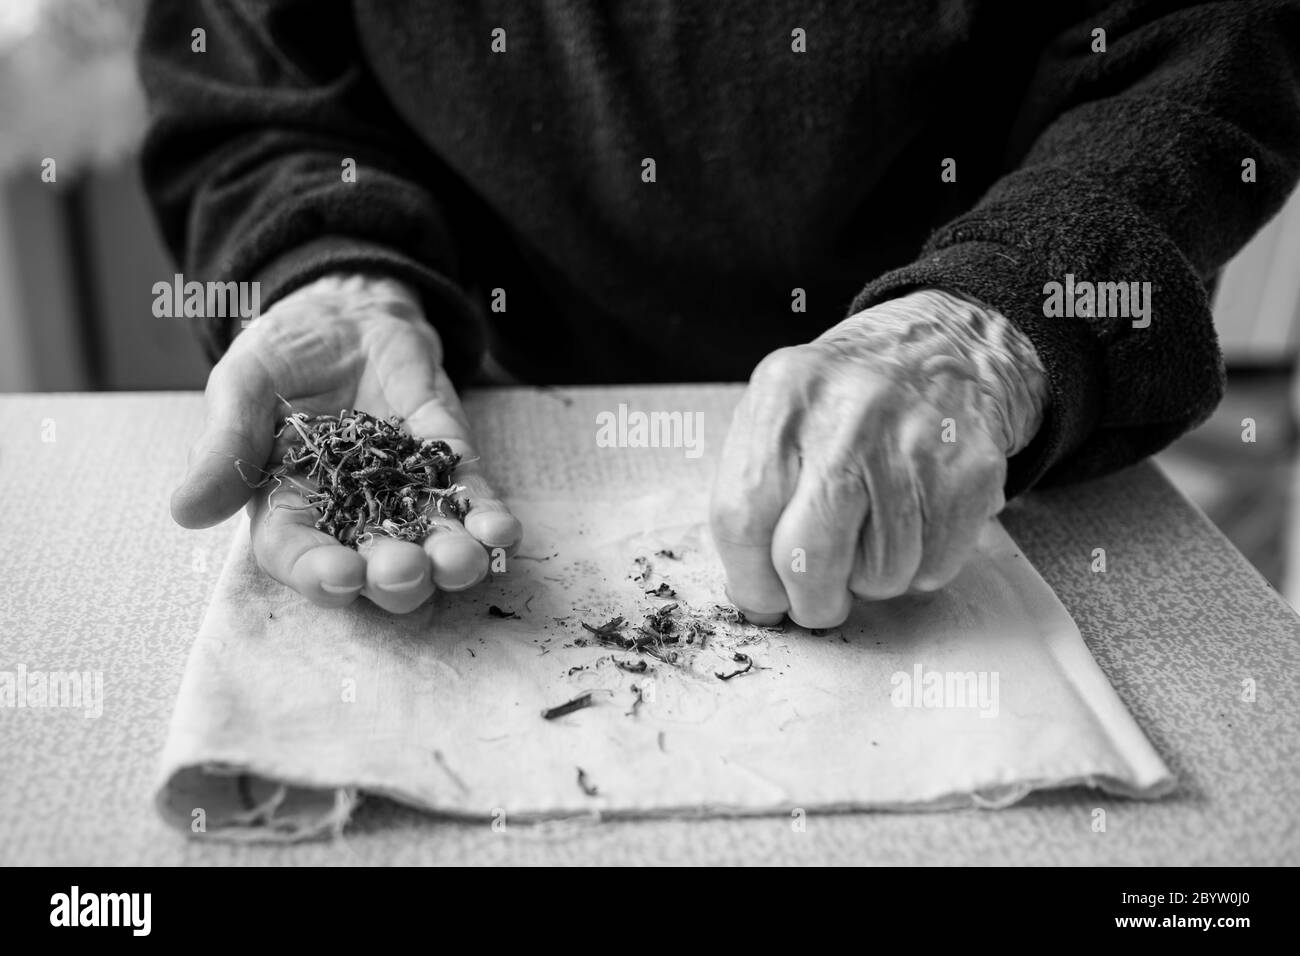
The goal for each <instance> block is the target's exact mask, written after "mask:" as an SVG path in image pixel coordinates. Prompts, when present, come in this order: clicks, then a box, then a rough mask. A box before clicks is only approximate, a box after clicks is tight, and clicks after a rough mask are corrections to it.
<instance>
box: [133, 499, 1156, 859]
mask: <svg viewBox="0 0 1300 956" xmlns="http://www.w3.org/2000/svg"><path fill="white" fill-rule="evenodd" d="M511 505H512V507H513V508H514V509H515V511H516V513H517V514H518V515H519V516H520V518H521V519H522V520H523V522H524V524H525V528H526V529H527V538H526V540H525V543H524V547H523V549H522V551H521V553H520V555H519V556H517V557H515V558H513V559H511V560H510V561H509V563H508V566H507V570H505V571H504V572H503V573H498V574H494V576H493V579H492V580H491V581H490V582H488V583H487V584H486V585H484V586H483V587H482V588H480V589H478V590H474V591H470V592H467V593H461V594H456V595H446V594H439V595H438V596H437V597H435V598H434V599H433V600H432V601H431V602H430V603H429V604H427V605H425V606H424V607H422V608H421V609H419V610H418V611H416V612H415V613H413V614H411V615H408V616H405V617H397V616H393V615H389V614H388V613H386V612H383V611H380V610H378V609H377V608H375V607H374V606H373V605H370V604H368V603H367V602H364V601H362V602H358V604H357V605H356V606H354V607H353V608H350V609H347V610H344V611H325V610H320V609H317V608H315V607H313V606H312V605H310V604H308V603H307V602H306V601H304V600H302V599H300V598H298V597H297V596H296V595H294V594H293V593H292V592H290V591H289V590H287V589H286V588H284V587H282V586H281V585H279V584H277V583H275V582H274V581H272V580H270V579H269V578H267V577H266V576H265V575H264V574H263V573H262V572H261V571H260V570H259V569H258V568H257V566H256V563H255V562H254V560H253V557H252V554H251V551H250V549H249V545H248V532H247V528H246V527H243V528H241V529H240V530H239V531H238V532H237V534H236V536H235V541H234V545H233V547H232V550H231V553H230V557H229V560H228V562H227V564H226V566H225V569H224V571H223V573H222V576H221V579H220V581H219V583H218V585H217V589H216V593H215V595H214V598H213V601H212V604H211V606H210V608H209V609H208V613H207V616H206V618H205V621H204V623H203V626H202V628H201V631H200V634H199V636H198V640H197V641H196V643H195V645H194V648H193V651H192V653H191V656H190V659H189V662H188V665H187V668H186V672H185V675H184V680H183V682H182V686H181V690H180V695H179V700H178V702H177V706H176V711H175V715H174V718H173V722H172V727H171V732H170V736H169V739H168V741H167V744H166V747H165V749H164V752H163V756H162V778H161V785H160V788H159V791H158V796H157V802H158V806H159V808H160V810H161V812H162V813H163V815H164V817H165V818H166V819H167V820H169V821H170V822H172V823H173V824H175V825H176V826H178V827H180V828H182V829H184V830H186V831H188V832H191V833H194V834H196V835H202V836H207V837H224V838H232V839H298V838H304V837H309V836H314V835H318V834H320V833H322V832H329V831H337V830H338V829H339V828H341V827H342V825H343V824H344V823H345V822H346V820H347V818H348V816H349V814H350V812H351V809H352V807H353V806H354V804H355V802H356V799H357V797H358V795H359V794H363V793H374V794H382V795H385V796H388V797H391V798H393V799H396V800H399V801H402V802H404V803H408V804H411V805H413V806H416V807H421V808H424V809H428V810H431V811H436V812H439V813H445V814H454V815H460V816H467V817H478V818H483V819H525V818H538V817H566V816H578V815H588V814H592V813H598V814H602V815H656V814H658V815H663V814H690V815H699V814H781V815H786V816H788V815H791V814H796V815H797V814H798V813H799V812H800V811H802V812H807V813H815V812H817V811H828V810H843V809H856V808H873V809H911V808H927V809H940V808H949V807H962V806H971V805H976V806H1005V805H1007V804H1009V803H1012V802H1014V801H1016V800H1018V799H1019V798H1021V797H1022V796H1024V795H1025V794H1026V793H1028V792H1029V791H1031V790H1034V789H1038V788H1048V787H1059V786H1066V785H1072V784H1086V785H1091V786H1097V787H1102V788H1104V789H1106V790H1108V791H1111V792H1114V793H1118V794H1123V795H1128V796H1135V797H1153V796H1158V795H1161V794H1163V793H1165V792H1167V791H1168V790H1169V789H1170V788H1171V787H1172V784H1173V780H1172V778H1171V776H1170V774H1169V772H1168V770H1167V769H1166V768H1165V766H1164V764H1163V763H1162V762H1161V760H1160V758H1159V756H1158V755H1157V754H1156V753H1155V751H1154V750H1153V749H1152V747H1151V746H1150V744H1149V743H1148V742H1147V740H1146V738H1145V737H1144V736H1143V734H1142V732H1141V731H1140V730H1139V728H1138V727H1137V725H1136V724H1135V723H1134V721H1133V720H1132V718H1131V717H1130V716H1129V714H1128V712H1127V711H1126V710H1125V708H1124V706H1123V704H1122V703H1121V702H1120V700H1119V699H1118V697H1117V696H1116V695H1115V693H1114V691H1113V690H1112V688H1111V687H1110V685H1109V683H1108V682H1107V681H1106V679H1105V677H1104V676H1103V675H1102V673H1101V672H1100V670H1099V669H1098V668H1097V666H1096V664H1095V663H1094V662H1093V660H1092V658H1091V656H1090V655H1089V653H1088V650H1087V648H1086V647H1085V646H1084V643H1083V641H1082V639H1081V637H1080V635H1079V632H1078V629H1077V628H1076V627H1075V625H1074V623H1073V621H1072V620H1071V619H1070V617H1069V615H1068V613H1067V612H1066V610H1065V608H1064V607H1063V606H1062V605H1061V604H1060V602H1059V601H1058V600H1057V599H1056V597H1055V595H1054V594H1053V593H1052V592H1051V590H1050V589H1049V588H1048V586H1047V585H1046V584H1045V583H1044V582H1043V581H1042V579H1041V578H1040V577H1039V576H1038V574H1037V573H1036V572H1035V571H1034V570H1033V568H1032V567H1031V566H1030V565H1029V563H1028V561H1027V560H1026V559H1025V558H1024V557H1023V556H1022V555H1021V554H1020V553H1019V551H1018V550H1017V548H1016V547H1015V545H1014V543H1013V542H1012V540H1011V539H1010V537H1009V536H1008V535H1007V534H1006V532H1005V531H1003V530H1002V528H1001V526H1000V525H998V524H996V523H990V524H989V526H988V528H987V532H986V533H985V535H984V538H983V541H982V544H981V549H980V553H979V555H978V557H977V558H976V559H975V560H974V561H973V562H972V563H971V564H970V565H969V566H968V567H967V569H966V570H965V571H963V572H962V574H961V575H960V576H959V577H958V578H957V580H956V581H954V582H953V584H952V585H950V586H949V587H948V588H947V589H945V590H944V591H942V592H939V593H937V594H932V595H924V596H917V597H904V598H899V599H896V600H893V601H889V602H885V603H876V604H859V605H858V606H857V607H856V608H855V610H854V612H853V614H852V616H851V617H850V619H849V621H848V622H847V623H846V624H845V626H844V627H842V628H839V629H837V630H835V631H832V632H829V633H825V634H812V633H810V632H808V631H805V630H802V629H800V628H797V627H794V626H793V625H787V626H786V629H785V630H784V631H780V632H777V631H768V630H762V629H758V628H754V627H752V626H749V625H737V624H728V623H726V622H725V621H722V620H712V621H710V622H709V623H710V624H711V626H713V627H714V628H715V634H714V635H713V636H712V637H708V638H706V644H705V648H704V650H702V651H700V650H697V649H696V648H697V645H695V644H692V645H690V646H689V647H687V646H685V645H678V646H676V647H674V646H668V647H665V651H668V650H672V649H676V650H677V651H678V653H679V655H680V659H679V662H678V663H679V665H681V666H672V665H668V664H663V663H660V662H658V661H656V660H654V659H652V658H645V657H639V656H638V655H637V654H636V653H635V652H632V651H611V650H610V649H609V648H606V647H601V646H596V645H595V644H594V639H593V635H592V634H590V633H588V632H587V631H586V630H584V629H583V628H582V627H581V626H580V623H579V622H580V621H586V622H587V623H589V624H591V625H593V626H598V625H600V624H602V623H604V622H605V621H606V620H608V619H609V618H611V617H614V616H616V615H623V616H624V617H626V618H628V619H629V620H630V622H631V625H632V626H631V627H629V628H628V629H627V630H626V631H625V632H624V633H626V634H629V635H631V634H633V633H634V629H635V626H636V625H637V624H639V623H640V622H641V620H642V611H643V610H645V609H652V608H654V607H656V606H660V605H663V604H665V603H668V601H667V600H665V599H661V598H655V597H651V596H649V595H647V594H646V593H645V592H646V589H648V588H654V587H657V586H658V585H659V584H660V583H661V582H667V583H668V584H669V586H670V587H671V588H673V589H675V590H676V592H677V595H678V596H677V598H676V600H677V601H679V602H681V607H682V608H683V609H684V608H686V607H689V608H690V609H691V610H692V611H694V612H698V613H699V614H701V615H702V616H703V617H704V618H707V617H708V616H710V615H711V614H712V613H713V612H712V609H713V605H714V603H715V602H718V601H720V600H722V586H721V570H720V568H719V567H718V564H717V560H716V557H715V556H714V555H713V552H712V548H711V545H710V543H709V541H708V535H707V532H706V530H705V528H704V525H703V524H702V523H701V519H702V517H703V515H702V514H700V513H699V512H694V511H692V510H691V506H689V505H687V504H685V503H684V502H683V500H682V498H681V497H680V496H671V497H644V498H639V499H636V500H634V501H630V502H620V503H610V502H600V501H594V500H593V501H587V502H583V501H575V500H572V499H568V500H563V501H560V500H551V501H524V500H512V501H511ZM662 549H668V550H670V551H672V552H673V553H674V554H675V555H676V557H675V558H670V557H667V556H663V555H658V554H656V552H659V551H660V550H662ZM638 557H644V558H646V559H647V561H648V564H649V567H650V573H649V576H648V578H647V579H646V580H644V581H637V580H634V579H633V576H634V575H636V574H637V572H638V571H639V570H640V568H639V567H638V565H637V564H636V563H635V559H636V558H638ZM490 605H497V606H498V607H499V608H501V609H503V610H504V611H508V612H514V613H515V614H517V615H518V618H517V619H516V618H505V619H502V618H498V617H495V616H492V615H490V614H489V610H488V608H489V606H490ZM557 619H559V620H557ZM578 639H582V640H583V641H584V642H586V644H587V646H579V645H578V643H577V641H578ZM737 653H740V654H744V655H747V656H748V658H749V659H750V660H752V661H753V662H754V664H755V668H754V670H751V671H750V672H749V673H746V674H744V675H741V676H737V677H734V678H731V679H729V680H726V681H723V680H720V679H719V678H718V677H717V676H716V675H717V674H718V673H729V672H731V671H734V670H738V669H741V668H742V667H743V666H744V664H743V662H738V661H737V660H736V658H735V655H736V654H737ZM614 658H617V659H619V660H622V661H624V662H627V663H629V664H634V663H635V662H637V661H639V660H642V659H644V660H646V661H647V663H648V665H649V667H650V669H648V670H647V672H646V673H644V674H637V673H631V672H628V671H625V670H623V669H620V668H619V667H617V666H616V665H615V663H614ZM760 668H761V669H760ZM918 669H919V671H918ZM918 673H919V675H920V677H921V686H920V688H919V689H915V690H914V689H913V688H911V687H909V686H905V682H904V680H903V677H902V676H900V675H906V678H907V683H908V684H910V683H911V682H912V681H913V680H914V679H915V678H916V677H917V676H918ZM932 674H933V675H939V676H938V678H937V679H938V680H939V682H940V684H941V685H942V686H940V687H939V689H938V691H936V690H935V686H934V681H935V679H936V678H933V677H931V676H930V675H932ZM981 681H982V683H981ZM633 685H637V686H639V687H641V688H642V696H643V698H644V699H643V701H642V703H641V704H640V705H639V706H636V707H635V708H634V707H633V703H634V700H635V692H634V691H633V690H632V687H633ZM959 685H960V689H961V690H965V689H966V688H967V687H969V688H971V689H973V690H977V689H979V688H982V689H983V691H984V699H983V700H982V701H981V700H979V699H975V700H971V699H964V700H963V699H959V698H958V696H957V693H958V690H959ZM927 686H929V692H928V693H927V692H926V688H927ZM945 690H946V691H947V693H946V695H945V693H944V692H945ZM588 691H589V692H591V694H592V699H593V701H594V703H595V706H591V707H588V708H585V709H582V710H578V711H576V712H574V713H572V714H569V715H567V716H563V717H559V718H557V719H553V720H546V719H543V717H542V716H541V712H542V711H543V710H544V709H546V708H549V707H552V706H554V705H557V704H561V703H563V702H565V701H568V700H570V699H572V698H574V697H576V696H578V695H580V694H582V693H584V692H588ZM994 693H996V699H994V696H993V695H994ZM970 696H974V697H977V698H978V695H977V694H972V695H970ZM936 704H938V705H940V706H934V705H936ZM579 770H581V771H582V777H581V780H580V779H579ZM593 790H594V791H595V792H594V795H592V794H591V793H590V791H593Z"/></svg>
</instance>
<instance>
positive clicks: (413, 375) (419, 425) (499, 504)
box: [389, 363, 524, 550]
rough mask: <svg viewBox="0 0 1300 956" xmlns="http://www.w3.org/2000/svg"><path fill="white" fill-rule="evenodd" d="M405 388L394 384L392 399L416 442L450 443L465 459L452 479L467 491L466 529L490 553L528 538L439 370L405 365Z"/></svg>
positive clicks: (450, 385)
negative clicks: (494, 485) (486, 471)
mask: <svg viewBox="0 0 1300 956" xmlns="http://www.w3.org/2000/svg"><path fill="white" fill-rule="evenodd" d="M402 367H403V370H404V373H405V374H404V375H402V376H401V381H400V383H399V382H398V381H397V380H396V379H395V380H394V383H393V386H392V390H393V394H392V395H390V399H389V400H390V401H391V402H393V407H394V408H395V409H397V411H398V414H399V415H401V416H402V417H403V418H405V419H406V426H407V428H409V429H410V430H411V434H412V435H414V436H416V437H417V438H435V439H441V440H442V441H445V442H447V444H449V445H450V446H451V449H452V451H454V452H456V454H458V455H460V458H461V463H460V465H459V466H457V468H456V472H455V475H454V476H453V480H454V481H456V482H457V483H459V484H461V485H464V486H465V500H466V501H467V502H468V503H469V511H468V512H467V513H466V515H465V519H464V526H465V530H467V531H468V532H469V533H470V534H471V535H473V536H474V537H475V538H477V539H478V540H479V541H481V542H482V543H483V544H484V545H486V546H487V547H489V548H505V549H507V550H510V549H512V548H515V547H517V546H518V545H519V542H520V541H521V540H522V539H523V535H524V528H523V524H522V523H521V522H520V521H519V519H518V518H516V517H515V516H514V514H512V513H511V511H510V509H509V508H508V507H506V504H505V502H503V501H502V500H501V499H500V498H499V497H498V496H497V494H496V492H495V491H494V490H493V489H492V486H491V485H490V484H489V483H488V480H487V478H486V476H485V475H484V474H483V468H482V464H481V463H480V462H479V460H478V454H477V453H476V452H475V450H474V445H473V442H472V441H471V440H470V429H469V421H468V419H467V417H466V415H465V410H464V408H463V407H462V406H461V403H460V397H459V396H458V395H457V394H456V389H455V388H454V387H453V386H452V384H451V380H450V379H449V378H447V374H446V372H444V371H443V370H442V368H441V367H440V366H436V365H434V366H432V367H426V366H421V365H419V364H414V365H413V364H410V363H404V364H403V366H402Z"/></svg>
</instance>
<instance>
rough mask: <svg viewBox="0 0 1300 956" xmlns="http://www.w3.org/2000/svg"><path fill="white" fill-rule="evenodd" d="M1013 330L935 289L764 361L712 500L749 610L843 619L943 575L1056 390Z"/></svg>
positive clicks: (801, 620)
mask: <svg viewBox="0 0 1300 956" xmlns="http://www.w3.org/2000/svg"><path fill="white" fill-rule="evenodd" d="M997 323H1002V324H1001V325H998V324H997ZM1018 336H1019V333H1018V332H1016V331H1015V330H1014V328H1013V327H1011V326H1010V325H1009V324H1007V323H1006V320H1005V319H1004V318H1002V317H1001V316H1000V315H997V314H996V313H992V314H989V313H988V312H986V311H983V310H982V308H981V307H980V306H978V305H975V304H973V303H970V302H967V301H966V300H962V299H957V298H954V297H951V296H947V295H946V294H945V293H941V292H930V291H924V292H919V293H913V294H912V295H909V296H906V297H903V298H900V299H895V300H891V301H889V302H886V303H883V304H881V305H879V306H876V307H875V308H872V309H868V310H866V311H864V312H861V313H858V314H857V315H855V316H852V317H851V318H849V319H846V320H845V321H844V322H842V323H840V324H839V325H838V326H836V327H835V328H833V329H831V330H830V331H828V332H827V333H826V334H825V335H823V336H821V337H820V338H818V339H817V340H815V341H813V342H811V343H809V344H806V345H800V346H794V347H791V348H784V349H780V350H778V351H776V352H773V353H772V354H771V355H769V356H767V357H766V358H765V359H764V360H763V361H762V362H761V363H759V365H758V366H757V368H756V369H755V370H754V373H753V375H752V377H751V379H750V382H749V385H748V387H747V389H746V390H745V392H744V394H743V396H742V398H741V400H740V403H739V405H738V407H737V410H736V413H735V418H734V419H733V422H732V425H731V430H730V432H729V434H728V436H727V440H726V443H725V445H724V448H723V452H722V456H721V459H720V462H719V468H718V473H717V481H716V483H715V486H714V491H713V497H712V502H711V509H710V523H711V528H712V532H713V537H714V541H715V544H716V546H717V548H718V552H719V555H720V557H721V559H722V562H723V565H724V567H725V570H726V574H727V592H728V596H729V597H730V599H731V601H732V602H733V603H734V604H735V605H736V606H737V607H738V608H739V609H740V610H741V611H742V612H743V613H744V614H745V616H746V617H747V618H748V619H749V620H750V621H752V622H754V623H757V624H769V625H770V624H775V623H778V622H779V621H780V620H781V619H782V617H783V616H784V615H786V614H789V616H790V618H791V619H792V620H793V621H794V622H795V623H797V624H800V625H803V626H805V627H810V628H827V627H836V626H838V625H840V624H842V623H843V622H844V620H845V619H846V618H847V617H848V614H849V612H850V609H851V607H852V603H853V600H854V599H855V598H861V599H867V600H875V599H884V598H890V597H894V596H896V595H900V594H903V593H907V592H909V591H929V590H934V589H937V588H940V587H942V586H943V585H944V584H946V583H947V582H949V581H951V580H952V579H953V578H954V577H955V576H956V575H957V574H958V573H959V572H960V570H961V568H962V566H963V565H964V564H965V563H966V561H967V560H968V559H969V557H970V556H971V554H972V552H973V551H974V550H975V547H976V544H977V542H978V539H979V536H980V531H981V528H982V526H983V525H984V523H985V522H986V521H987V520H988V519H989V518H990V517H991V516H993V515H995V514H997V513H998V511H1000V510H1001V508H1002V507H1003V505H1004V503H1005V501H1004V498H1003V484H1004V482H1005V479H1006V470H1007V458H1008V456H1009V455H1011V454H1013V453H1014V452H1015V451H1017V450H1019V448H1020V447H1022V446H1023V445H1025V444H1027V443H1028V441H1029V439H1030V438H1031V437H1032V436H1033V434H1034V431H1035V430H1036V429H1037V428H1038V425H1039V422H1040V420H1041V416H1042V413H1043V406H1044V404H1045V402H1046V385H1045V378H1044V376H1043V373H1042V369H1041V366H1040V365H1039V364H1038V360H1037V356H1036V354H1035V353H1034V352H1033V347H1032V345H1030V344H1029V343H1028V342H1027V340H1023V339H1020V338H1017V337H1018Z"/></svg>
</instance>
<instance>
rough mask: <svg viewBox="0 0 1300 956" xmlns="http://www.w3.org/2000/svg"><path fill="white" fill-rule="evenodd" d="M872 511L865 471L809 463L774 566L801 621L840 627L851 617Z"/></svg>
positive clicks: (781, 526)
mask: <svg viewBox="0 0 1300 956" xmlns="http://www.w3.org/2000/svg"><path fill="white" fill-rule="evenodd" d="M867 511H868V499H867V489H866V483H865V482H864V481H863V480H862V478H861V476H860V475H858V474H855V473H854V472H852V471H851V470H849V469H847V468H843V467H831V468H820V467H814V466H812V465H811V464H810V463H809V462H807V461H805V462H804V465H803V469H802V470H801V471H800V472H799V481H798V484H797V485H796V486H795V490H794V494H793V495H792V496H791V498H790V502H789V504H787V505H786V506H785V511H784V512H783V513H782V514H781V518H780V520H779V521H778V522H777V525H776V532H775V533H774V534H773V535H772V565H773V566H774V567H775V568H776V572H777V574H778V575H780V577H781V582H782V584H783V585H784V587H785V593H786V596H787V597H788V598H789V600H790V618H791V620H793V621H794V622H795V623H796V624H799V625H800V626H802V627H807V628H826V627H838V626H839V625H841V624H843V623H844V621H845V619H846V618H847V617H848V616H849V611H851V610H852V608H853V595H852V594H851V593H850V592H849V576H850V575H851V574H852V572H853V567H854V564H855V562H856V558H857V548H858V535H859V534H860V533H861V530H862V526H863V523H864V521H865V519H866V517H867Z"/></svg>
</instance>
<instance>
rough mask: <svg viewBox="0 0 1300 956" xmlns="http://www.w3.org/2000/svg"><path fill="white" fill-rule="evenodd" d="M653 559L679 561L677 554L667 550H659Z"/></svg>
mask: <svg viewBox="0 0 1300 956" xmlns="http://www.w3.org/2000/svg"><path fill="white" fill-rule="evenodd" d="M655 557H656V558H668V559H669V560H671V561H679V560H681V559H680V558H678V556H677V553H676V552H675V551H670V550H668V549H667V548H660V549H659V550H658V551H656V552H655Z"/></svg>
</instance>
